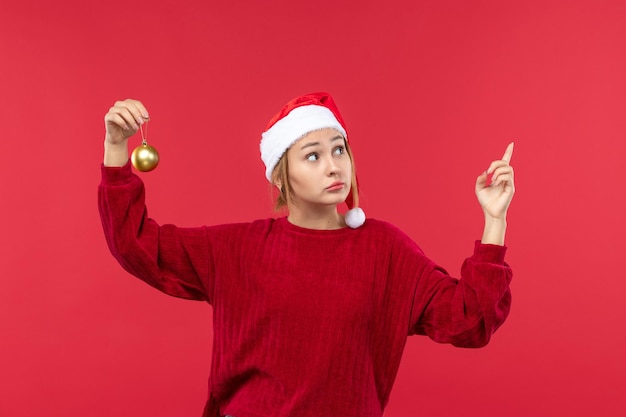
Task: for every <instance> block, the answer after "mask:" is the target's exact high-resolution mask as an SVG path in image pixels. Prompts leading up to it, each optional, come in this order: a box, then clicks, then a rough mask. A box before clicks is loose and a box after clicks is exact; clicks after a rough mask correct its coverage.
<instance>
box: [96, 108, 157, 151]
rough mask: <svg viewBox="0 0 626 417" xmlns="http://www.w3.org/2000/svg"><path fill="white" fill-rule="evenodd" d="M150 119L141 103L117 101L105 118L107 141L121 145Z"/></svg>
mask: <svg viewBox="0 0 626 417" xmlns="http://www.w3.org/2000/svg"><path fill="white" fill-rule="evenodd" d="M149 119H150V116H149V115H148V111H147V110H146V108H145V107H144V105H143V104H142V103H141V101H138V100H132V99H126V100H124V101H117V102H115V104H114V105H113V107H111V108H110V109H109V111H108V113H107V114H106V115H105V116H104V126H105V128H106V136H105V141H106V142H107V143H109V144H111V145H121V144H122V143H124V141H125V140H128V138H130V137H131V136H133V135H134V134H135V133H137V130H138V129H139V126H141V125H142V124H144V123H145V122H146V121H148V120H149Z"/></svg>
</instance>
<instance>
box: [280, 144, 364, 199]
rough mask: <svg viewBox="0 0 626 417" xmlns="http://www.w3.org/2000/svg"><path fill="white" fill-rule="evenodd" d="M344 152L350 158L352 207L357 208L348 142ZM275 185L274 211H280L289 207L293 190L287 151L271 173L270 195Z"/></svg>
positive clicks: (354, 180) (356, 191)
mask: <svg viewBox="0 0 626 417" xmlns="http://www.w3.org/2000/svg"><path fill="white" fill-rule="evenodd" d="M345 145H346V151H347V152H348V156H349V157H350V165H351V166H352V178H351V179H350V190H351V192H352V205H353V207H358V206H359V189H358V188H357V183H356V170H355V167H354V158H353V157H352V150H351V149H350V145H349V144H348V141H345ZM277 183H280V184H281V187H280V190H279V191H278V196H277V197H276V202H275V203H274V210H275V211H280V210H282V209H285V208H286V207H288V206H289V202H290V201H291V202H293V197H292V196H291V194H292V193H293V188H291V183H290V182H289V161H288V160H287V151H285V153H283V156H281V157H280V159H279V160H278V163H277V164H276V167H275V168H274V171H272V184H270V187H271V189H272V195H274V194H273V192H274V190H275V188H276V187H275V185H276V184H277Z"/></svg>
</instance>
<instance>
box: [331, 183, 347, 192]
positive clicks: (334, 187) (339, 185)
mask: <svg viewBox="0 0 626 417" xmlns="http://www.w3.org/2000/svg"><path fill="white" fill-rule="evenodd" d="M344 186H345V183H344V182H342V181H335V182H333V183H332V184H331V185H330V186H328V187H326V189H327V190H328V191H336V190H341V189H342V188H343V187H344Z"/></svg>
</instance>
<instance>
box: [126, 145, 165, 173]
mask: <svg viewBox="0 0 626 417" xmlns="http://www.w3.org/2000/svg"><path fill="white" fill-rule="evenodd" d="M130 161H131V162H132V164H133V166H134V167H135V168H136V169H137V170H138V171H141V172H148V171H152V170H153V169H154V168H156V167H157V165H159V153H158V152H157V150H156V149H154V148H153V147H152V146H150V145H148V144H147V143H142V144H141V145H139V146H137V147H136V148H135V150H134V151H133V153H132V154H131V156H130Z"/></svg>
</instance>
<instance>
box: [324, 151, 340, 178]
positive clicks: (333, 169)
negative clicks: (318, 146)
mask: <svg viewBox="0 0 626 417" xmlns="http://www.w3.org/2000/svg"><path fill="white" fill-rule="evenodd" d="M326 160H327V161H328V162H327V171H328V175H329V176H332V175H337V174H338V173H339V170H340V169H339V165H338V164H337V161H335V158H333V155H332V154H331V155H328V156H327V158H326Z"/></svg>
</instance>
